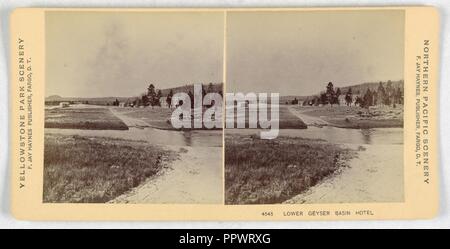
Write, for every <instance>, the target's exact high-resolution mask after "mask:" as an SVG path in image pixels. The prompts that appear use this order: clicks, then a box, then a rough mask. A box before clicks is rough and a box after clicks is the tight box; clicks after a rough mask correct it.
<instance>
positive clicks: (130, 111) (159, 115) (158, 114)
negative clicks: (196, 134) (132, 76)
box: [114, 107, 209, 130]
mask: <svg viewBox="0 0 450 249" xmlns="http://www.w3.org/2000/svg"><path fill="white" fill-rule="evenodd" d="M114 110H115V111H117V112H119V113H121V114H123V115H125V116H128V117H131V118H136V119H140V120H142V121H144V122H146V123H147V124H149V125H150V126H151V127H153V128H157V129H162V130H179V129H175V128H174V127H173V126H172V124H171V123H170V119H171V117H172V112H173V111H174V109H169V108H161V107H153V108H152V107H146V108H131V107H126V108H115V109H114ZM205 110H206V109H205ZM193 112H194V111H193V110H192V113H193ZM191 127H194V121H193V120H192V122H191ZM192 129H195V130H209V129H207V128H205V127H203V128H192ZM188 130H189V129H188Z"/></svg>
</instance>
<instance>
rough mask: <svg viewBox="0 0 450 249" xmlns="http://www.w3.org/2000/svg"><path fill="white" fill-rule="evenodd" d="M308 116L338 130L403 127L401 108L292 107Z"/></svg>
mask: <svg viewBox="0 0 450 249" xmlns="http://www.w3.org/2000/svg"><path fill="white" fill-rule="evenodd" d="M293 108H294V109H296V110H299V111H301V112H302V113H303V114H305V115H308V116H314V117H320V118H321V119H323V120H325V121H327V122H328V123H329V124H330V125H332V126H335V127H340V128H354V129H369V128H389V127H390V128H392V127H403V107H402V106H398V107H397V108H393V107H387V106H379V107H375V106H374V107H370V108H369V109H365V108H361V107H358V106H337V105H335V106H333V107H331V106H321V107H319V106H314V107H312V106H311V107H303V106H293Z"/></svg>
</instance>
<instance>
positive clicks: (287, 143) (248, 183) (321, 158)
mask: <svg viewBox="0 0 450 249" xmlns="http://www.w3.org/2000/svg"><path fill="white" fill-rule="evenodd" d="M351 155H352V153H350V151H349V150H347V149H344V148H342V147H339V146H337V145H333V144H328V143H325V142H324V141H322V140H310V139H303V138H291V137H278V138H276V139H274V140H262V139H260V138H259V137H257V136H244V135H227V136H226V139H225V189H226V193H225V200H226V204H273V203H281V202H283V201H286V200H288V199H290V198H292V197H294V196H296V195H298V194H300V193H302V192H304V191H306V190H307V189H309V188H310V187H312V186H314V185H315V184H317V183H318V182H320V181H321V180H322V179H323V178H325V177H327V176H329V175H331V174H333V173H334V172H336V170H338V169H339V168H341V167H342V166H344V165H345V161H346V160H348V159H349V158H350V157H351Z"/></svg>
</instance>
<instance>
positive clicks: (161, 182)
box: [110, 108, 223, 204]
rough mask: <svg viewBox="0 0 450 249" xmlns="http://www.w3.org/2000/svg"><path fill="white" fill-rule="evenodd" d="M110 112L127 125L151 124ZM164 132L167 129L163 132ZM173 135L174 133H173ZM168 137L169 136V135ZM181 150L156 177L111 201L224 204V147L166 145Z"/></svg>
mask: <svg viewBox="0 0 450 249" xmlns="http://www.w3.org/2000/svg"><path fill="white" fill-rule="evenodd" d="M110 110H111V112H112V113H113V114H114V115H115V116H117V117H118V118H119V119H121V120H122V121H123V122H124V123H125V124H126V125H127V126H128V127H137V128H146V127H150V125H149V124H148V123H146V122H145V121H143V120H139V119H136V118H131V117H128V116H126V115H124V113H119V112H117V111H115V110H114V109H113V108H110ZM161 132H165V131H161ZM172 135H173V134H172ZM166 139H168V137H166ZM165 147H166V148H168V149H171V150H175V151H179V152H180V158H179V159H177V160H176V161H174V162H172V163H170V164H169V165H166V166H165V167H164V169H163V170H162V171H161V173H160V174H158V175H157V176H155V177H152V178H150V179H148V180H147V181H146V182H145V183H144V184H141V185H140V186H138V187H136V188H134V189H132V190H131V191H129V192H128V193H126V194H124V195H121V196H119V197H117V198H116V199H114V200H112V201H111V203H172V204H181V203H222V202H223V200H222V198H223V183H222V177H223V176H222V148H221V147H192V146H165Z"/></svg>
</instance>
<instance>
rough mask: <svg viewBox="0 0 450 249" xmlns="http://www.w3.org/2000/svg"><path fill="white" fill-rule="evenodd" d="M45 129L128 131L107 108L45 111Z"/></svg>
mask: <svg viewBox="0 0 450 249" xmlns="http://www.w3.org/2000/svg"><path fill="white" fill-rule="evenodd" d="M45 128H60V129H84V130H128V126H127V125H126V124H125V123H124V122H122V120H120V119H119V118H117V117H116V116H114V114H112V113H111V111H110V110H109V109H107V108H54V109H46V110H45Z"/></svg>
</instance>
